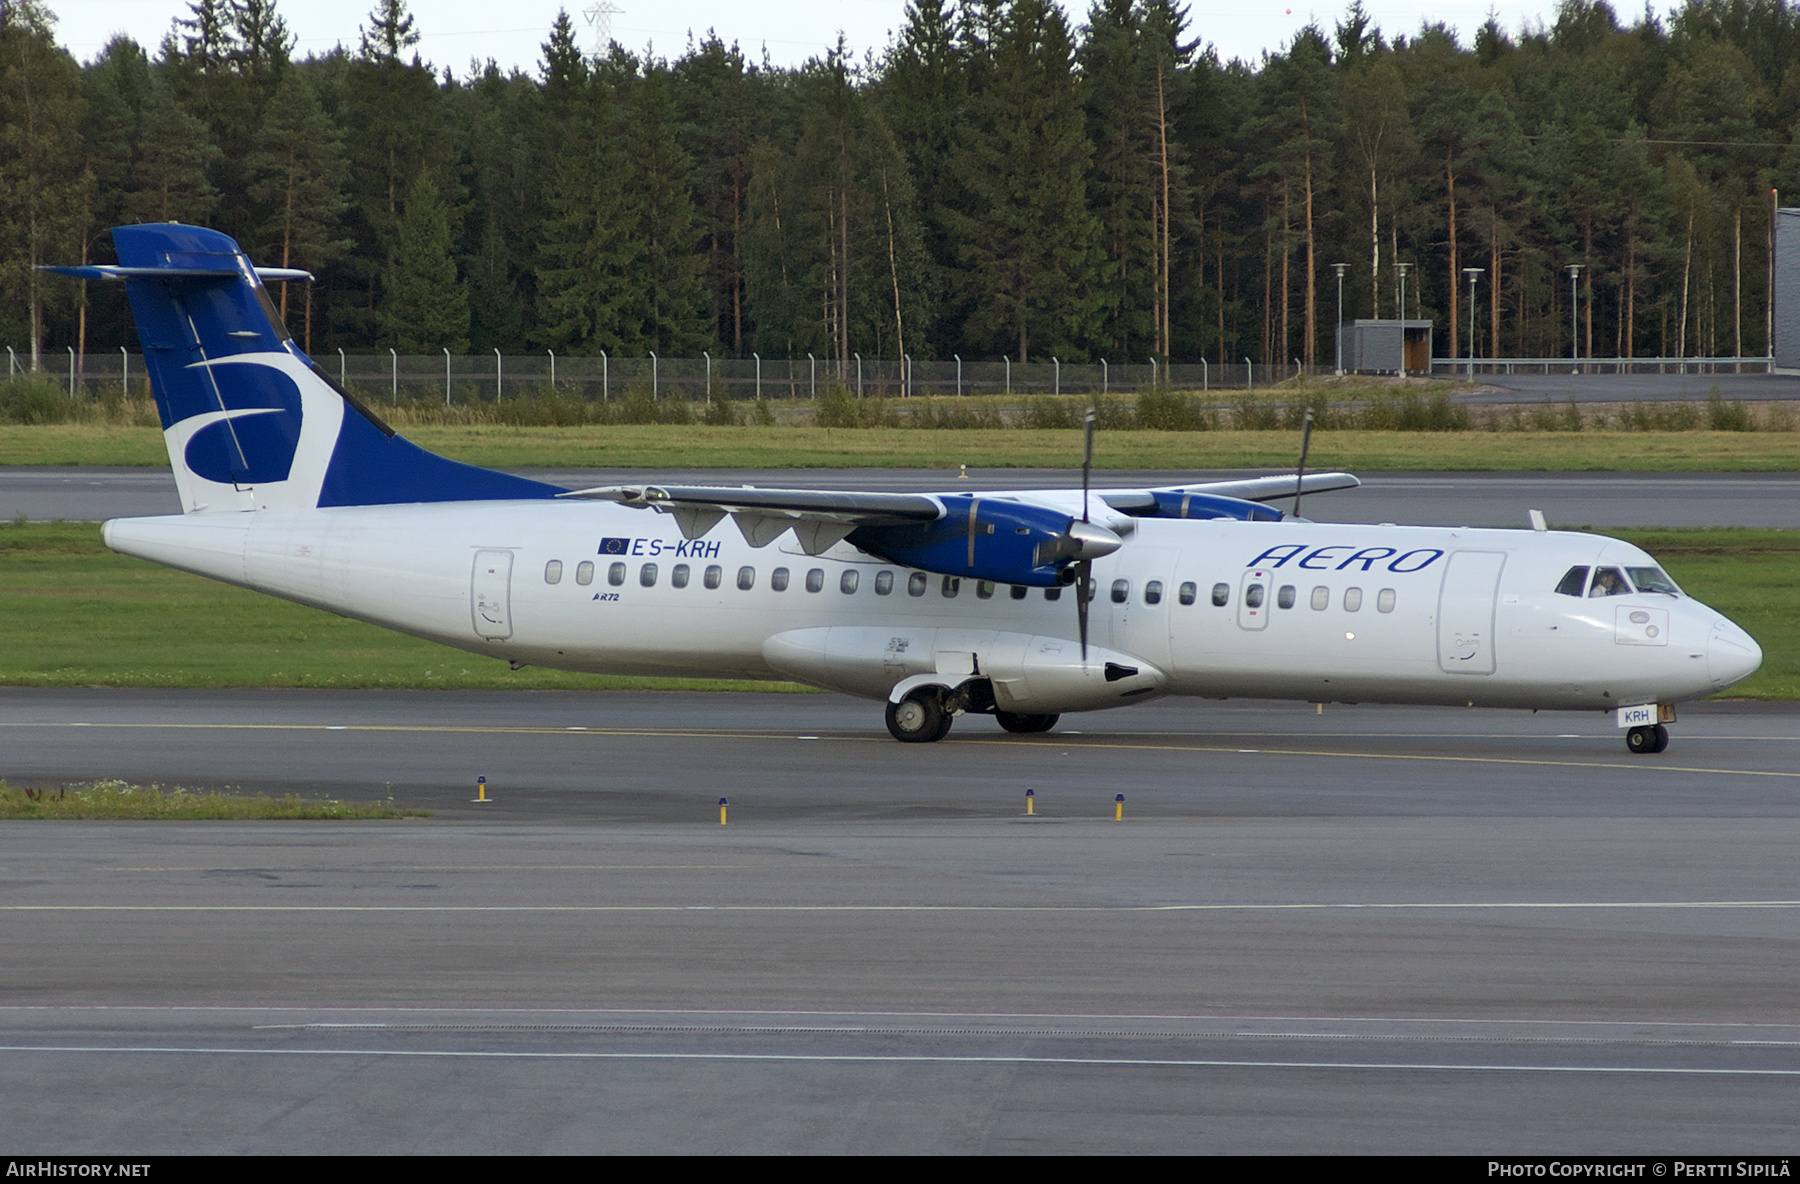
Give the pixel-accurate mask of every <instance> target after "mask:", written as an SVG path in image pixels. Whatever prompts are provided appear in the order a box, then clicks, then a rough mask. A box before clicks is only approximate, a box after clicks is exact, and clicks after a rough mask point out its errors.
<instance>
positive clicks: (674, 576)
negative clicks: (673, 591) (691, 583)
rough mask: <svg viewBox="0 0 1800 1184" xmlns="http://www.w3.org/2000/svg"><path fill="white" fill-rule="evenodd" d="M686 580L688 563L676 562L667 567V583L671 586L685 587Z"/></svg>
mask: <svg viewBox="0 0 1800 1184" xmlns="http://www.w3.org/2000/svg"><path fill="white" fill-rule="evenodd" d="M687 582H688V565H687V564H685V563H677V564H676V565H675V566H674V567H672V568H670V569H669V583H670V584H671V585H672V586H674V587H676V588H685V587H687Z"/></svg>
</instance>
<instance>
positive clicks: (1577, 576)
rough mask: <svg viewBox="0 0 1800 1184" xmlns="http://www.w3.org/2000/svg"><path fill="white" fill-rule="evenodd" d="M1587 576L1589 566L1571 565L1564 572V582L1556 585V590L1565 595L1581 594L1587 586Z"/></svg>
mask: <svg viewBox="0 0 1800 1184" xmlns="http://www.w3.org/2000/svg"><path fill="white" fill-rule="evenodd" d="M1587 578H1588V569H1587V568H1585V567H1571V568H1570V569H1569V570H1568V571H1567V572H1565V573H1564V574H1563V578H1562V583H1560V584H1558V585H1557V586H1556V590H1557V592H1558V593H1560V594H1561V595H1563V596H1580V595H1581V592H1582V589H1584V588H1586V587H1587Z"/></svg>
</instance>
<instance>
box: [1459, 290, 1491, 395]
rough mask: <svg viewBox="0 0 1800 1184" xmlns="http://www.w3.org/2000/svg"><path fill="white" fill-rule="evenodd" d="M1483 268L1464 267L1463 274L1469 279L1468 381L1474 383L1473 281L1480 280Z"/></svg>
mask: <svg viewBox="0 0 1800 1184" xmlns="http://www.w3.org/2000/svg"><path fill="white" fill-rule="evenodd" d="M1486 270H1487V268H1485V267H1465V268H1463V274H1464V275H1466V276H1468V277H1469V381H1470V382H1473V381H1475V281H1476V280H1478V279H1480V278H1481V273H1482V272H1484V271H1486Z"/></svg>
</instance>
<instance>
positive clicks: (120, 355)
mask: <svg viewBox="0 0 1800 1184" xmlns="http://www.w3.org/2000/svg"><path fill="white" fill-rule="evenodd" d="M314 360H315V361H316V362H317V363H318V365H319V367H320V369H322V370H324V371H325V373H326V374H327V375H329V376H330V377H331V378H332V379H334V380H336V381H337V382H339V383H340V384H341V385H343V386H344V387H346V388H347V389H349V390H351V391H353V392H355V393H356V394H357V395H358V396H359V397H361V398H363V399H366V400H370V401H372V402H384V401H386V402H420V401H424V400H428V399H429V400H432V401H437V400H442V401H443V402H444V403H445V404H446V405H456V404H459V403H472V402H494V401H503V400H505V399H508V398H514V399H517V398H525V397H530V396H538V395H543V394H547V393H551V392H554V393H555V394H557V395H559V396H561V397H563V398H575V399H590V400H600V401H609V400H612V399H620V398H624V397H626V396H627V395H628V394H631V393H634V392H642V393H645V394H648V395H650V396H651V397H652V398H655V399H686V400H689V401H692V402H707V401H710V400H713V399H725V400H748V399H816V398H818V397H819V396H820V395H821V394H824V393H827V392H829V391H830V390H832V389H833V388H834V387H842V388H843V389H844V390H846V391H848V392H850V393H851V394H854V395H857V396H860V397H863V398H879V399H899V398H917V397H933V398H942V397H953V396H970V395H1014V396H1019V397H1026V398H1029V397H1036V396H1043V395H1101V396H1104V395H1135V394H1137V393H1138V392H1139V391H1143V390H1157V389H1172V390H1183V391H1213V390H1245V389H1251V390H1254V389H1256V388H1258V387H1263V386H1269V385H1272V384H1274V383H1277V382H1281V381H1283V380H1285V379H1290V378H1293V377H1295V376H1297V375H1299V374H1302V373H1311V374H1324V373H1329V372H1330V371H1329V368H1322V367H1312V368H1307V367H1302V366H1300V365H1299V364H1298V363H1292V364H1289V365H1285V366H1265V365H1253V364H1251V363H1250V362H1248V361H1245V362H1234V363H1232V364H1230V365H1227V366H1221V365H1218V364H1216V363H1210V362H1196V363H1192V364H1190V363H1166V362H1158V361H1146V362H1138V363H1129V364H1127V363H1118V364H1115V363H1112V362H1107V361H1100V362H1091V363H1088V362H1082V363H1077V362H1063V361H1060V360H1057V359H1052V360H1051V361H1048V362H1012V361H1007V360H1004V359H1003V360H1001V361H998V362H974V361H970V362H965V361H959V360H956V359H952V360H950V361H923V360H915V359H910V358H902V359H894V358H858V357H852V358H850V359H848V360H847V361H844V362H842V363H840V362H838V361H837V360H836V359H827V358H806V357H802V358H757V357H755V356H752V357H749V358H709V357H705V356H702V357H698V358H659V357H655V356H652V355H646V356H644V357H615V356H610V355H606V354H601V355H597V356H588V355H585V354H583V355H575V354H557V353H552V352H549V351H546V352H544V353H541V354H438V355H435V356H434V355H431V354H401V353H376V354H352V353H345V352H334V353H330V354H323V355H320V356H319V357H317V358H315V359H314ZM7 364H8V375H9V376H18V375H22V374H25V373H28V372H29V369H30V364H29V358H28V357H24V356H21V355H20V354H19V352H18V351H17V350H16V349H12V348H9V349H8V350H7ZM40 364H41V367H42V370H43V373H44V374H45V375H46V376H47V377H49V378H51V379H54V380H56V381H57V382H58V384H59V385H66V386H67V389H68V392H69V394H70V395H71V396H88V397H99V396H102V395H107V394H125V395H128V396H129V395H137V396H144V395H147V394H149V387H148V385H147V383H146V371H145V369H144V359H143V355H142V354H138V353H133V352H130V351H126V350H119V351H116V352H107V353H100V352H92V353H77V352H75V351H73V350H68V351H66V353H65V354H54V353H46V354H44V355H43V357H42V359H41V363H40Z"/></svg>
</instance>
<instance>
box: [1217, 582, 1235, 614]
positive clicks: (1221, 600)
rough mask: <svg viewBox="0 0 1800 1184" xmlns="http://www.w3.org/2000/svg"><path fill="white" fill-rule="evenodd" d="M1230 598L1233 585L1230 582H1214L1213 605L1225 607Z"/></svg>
mask: <svg viewBox="0 0 1800 1184" xmlns="http://www.w3.org/2000/svg"><path fill="white" fill-rule="evenodd" d="M1230 600H1231V585H1230V584H1214V585H1213V606H1214V607H1215V608H1224V607H1225V605H1226V604H1227V603H1228V602H1229V601H1230Z"/></svg>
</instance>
